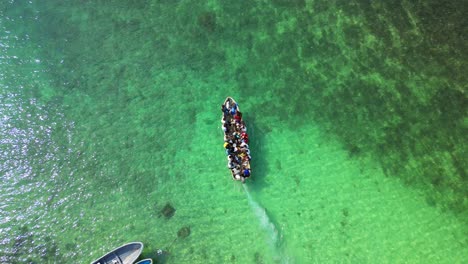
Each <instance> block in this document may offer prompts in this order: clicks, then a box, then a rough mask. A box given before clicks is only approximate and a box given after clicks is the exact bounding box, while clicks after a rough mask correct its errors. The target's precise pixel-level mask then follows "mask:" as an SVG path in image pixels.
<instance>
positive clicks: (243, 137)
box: [240, 132, 249, 144]
mask: <svg viewBox="0 0 468 264" xmlns="http://www.w3.org/2000/svg"><path fill="white" fill-rule="evenodd" d="M240 136H241V138H242V139H243V140H244V142H245V143H247V144H248V143H249V135H248V134H247V133H245V132H242V134H240Z"/></svg>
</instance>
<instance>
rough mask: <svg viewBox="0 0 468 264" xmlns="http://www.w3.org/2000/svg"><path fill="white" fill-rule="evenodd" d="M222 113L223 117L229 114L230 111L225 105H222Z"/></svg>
mask: <svg viewBox="0 0 468 264" xmlns="http://www.w3.org/2000/svg"><path fill="white" fill-rule="evenodd" d="M221 111H222V112H223V116H226V115H227V114H229V109H228V108H227V107H226V105H224V104H222V105H221Z"/></svg>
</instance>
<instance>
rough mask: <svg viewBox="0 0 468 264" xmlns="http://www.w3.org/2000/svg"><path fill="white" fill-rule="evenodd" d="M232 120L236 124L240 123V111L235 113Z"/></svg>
mask: <svg viewBox="0 0 468 264" xmlns="http://www.w3.org/2000/svg"><path fill="white" fill-rule="evenodd" d="M234 120H236V123H240V122H241V121H242V113H241V112H240V111H237V112H236V114H235V115H234Z"/></svg>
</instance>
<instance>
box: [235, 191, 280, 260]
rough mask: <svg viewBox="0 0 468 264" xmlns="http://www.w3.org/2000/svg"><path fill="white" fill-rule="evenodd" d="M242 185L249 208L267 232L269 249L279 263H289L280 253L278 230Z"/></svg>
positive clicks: (263, 209)
mask: <svg viewBox="0 0 468 264" xmlns="http://www.w3.org/2000/svg"><path fill="white" fill-rule="evenodd" d="M242 186H243V187H244V190H245V193H246V195H247V200H248V201H249V205H250V208H251V209H252V211H253V212H254V214H255V216H256V217H257V218H258V220H259V221H260V226H261V227H262V228H263V230H265V232H266V233H267V239H268V244H269V245H270V247H271V250H272V251H273V253H274V254H275V256H274V257H275V259H277V260H279V261H280V263H289V261H288V258H287V257H286V256H284V254H282V253H281V251H282V250H281V249H280V247H279V244H278V236H279V232H278V229H277V228H276V226H275V224H273V222H272V221H271V220H270V218H269V217H268V215H267V213H266V210H265V208H263V207H261V206H260V205H259V204H258V203H257V202H256V201H254V199H253V198H252V196H251V195H250V193H249V189H248V188H247V186H246V184H242Z"/></svg>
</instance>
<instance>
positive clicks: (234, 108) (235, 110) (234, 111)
mask: <svg viewBox="0 0 468 264" xmlns="http://www.w3.org/2000/svg"><path fill="white" fill-rule="evenodd" d="M236 112H237V103H234V105H233V106H232V107H231V115H235V114H236Z"/></svg>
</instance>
